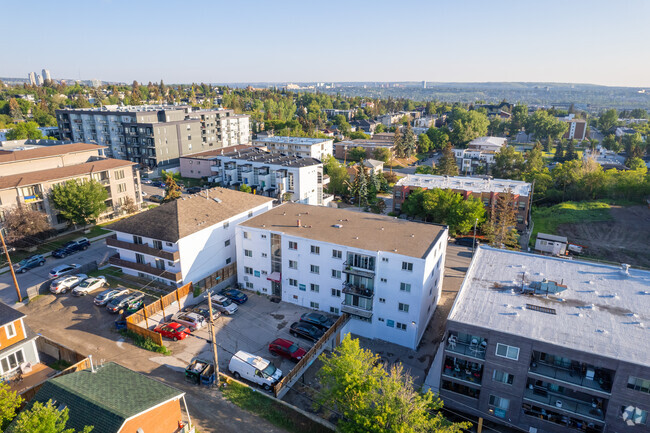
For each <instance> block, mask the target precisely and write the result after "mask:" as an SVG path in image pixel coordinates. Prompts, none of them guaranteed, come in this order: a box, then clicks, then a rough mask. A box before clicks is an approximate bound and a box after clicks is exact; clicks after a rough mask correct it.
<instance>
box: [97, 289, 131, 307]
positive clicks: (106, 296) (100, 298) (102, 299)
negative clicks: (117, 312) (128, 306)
mask: <svg viewBox="0 0 650 433" xmlns="http://www.w3.org/2000/svg"><path fill="white" fill-rule="evenodd" d="M128 293H129V291H128V290H127V289H120V288H117V289H108V290H104V291H103V292H102V293H100V294H99V295H97V296H95V299H94V300H93V302H94V303H95V305H99V306H100V307H103V306H104V305H106V304H108V303H109V302H111V301H112V300H113V299H115V298H117V297H118V296H123V295H126V294H128Z"/></svg>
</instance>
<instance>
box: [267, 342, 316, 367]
mask: <svg viewBox="0 0 650 433" xmlns="http://www.w3.org/2000/svg"><path fill="white" fill-rule="evenodd" d="M269 352H271V353H272V354H273V355H280V356H281V357H283V358H287V359H290V360H292V361H294V362H298V361H300V360H301V359H302V357H303V356H305V355H306V354H307V352H306V351H305V349H303V348H301V347H300V346H298V345H297V344H296V343H294V342H293V341H290V340H285V339H284V338H277V339H275V340H273V341H272V342H271V344H269Z"/></svg>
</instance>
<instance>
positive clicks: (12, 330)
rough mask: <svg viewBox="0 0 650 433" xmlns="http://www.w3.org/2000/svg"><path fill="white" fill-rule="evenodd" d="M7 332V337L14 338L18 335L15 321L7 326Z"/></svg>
mask: <svg viewBox="0 0 650 433" xmlns="http://www.w3.org/2000/svg"><path fill="white" fill-rule="evenodd" d="M5 332H6V333H7V338H13V337H15V336H16V328H15V327H14V324H13V323H10V324H8V325H7V326H5Z"/></svg>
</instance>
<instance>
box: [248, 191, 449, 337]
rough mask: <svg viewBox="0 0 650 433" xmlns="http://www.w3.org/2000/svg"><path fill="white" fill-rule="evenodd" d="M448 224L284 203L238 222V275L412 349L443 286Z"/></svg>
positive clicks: (363, 333)
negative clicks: (426, 222) (349, 317)
mask: <svg viewBox="0 0 650 433" xmlns="http://www.w3.org/2000/svg"><path fill="white" fill-rule="evenodd" d="M447 232H448V231H447V227H445V226H440V225H433V224H420V223H414V222H408V221H405V220H401V219H396V218H391V217H385V216H379V215H373V214H367V213H360V212H354V211H349V210H341V209H334V208H328V207H322V206H307V205H302V204H296V203H287V204H284V205H282V206H278V207H275V208H274V209H272V210H270V211H268V212H266V213H264V214H262V215H260V216H258V217H255V218H252V219H250V220H248V221H246V222H244V223H241V224H240V225H239V226H238V227H237V229H236V236H237V272H238V280H239V283H240V284H242V285H243V286H244V287H246V288H247V289H249V290H255V291H260V292H262V293H265V294H268V295H272V296H275V297H278V298H280V299H281V300H282V301H285V302H291V303H293V304H297V305H302V306H305V307H309V308H313V309H314V310H319V311H324V312H326V313H331V314H335V315H338V314H341V313H343V312H345V313H348V314H350V316H351V318H352V319H351V320H350V323H349V326H350V328H349V330H350V332H352V333H355V334H358V335H361V336H364V337H367V338H377V339H382V340H385V341H389V342H391V343H395V344H399V345H402V346H406V347H408V348H411V349H414V348H416V347H417V345H418V344H419V342H420V340H421V338H422V335H423V333H424V331H425V329H426V327H427V324H428V323H429V320H430V319H431V317H432V316H433V313H434V311H435V309H436V305H437V302H438V300H439V299H440V291H441V288H442V278H443V270H444V261H445V252H446V247H447Z"/></svg>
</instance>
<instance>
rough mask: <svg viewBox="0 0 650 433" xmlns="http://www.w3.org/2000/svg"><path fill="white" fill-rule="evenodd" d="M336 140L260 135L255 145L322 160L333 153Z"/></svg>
mask: <svg viewBox="0 0 650 433" xmlns="http://www.w3.org/2000/svg"><path fill="white" fill-rule="evenodd" d="M333 143H334V140H330V139H322V138H305V137H278V136H272V137H259V138H257V139H255V140H253V145H254V146H257V147H266V148H267V149H268V150H269V151H270V152H279V153H284V154H285V155H290V156H302V157H305V158H316V159H320V160H321V161H322V160H323V159H325V158H326V157H328V156H329V155H332V154H333V148H332V145H333Z"/></svg>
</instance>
